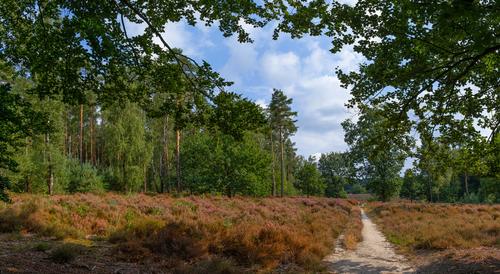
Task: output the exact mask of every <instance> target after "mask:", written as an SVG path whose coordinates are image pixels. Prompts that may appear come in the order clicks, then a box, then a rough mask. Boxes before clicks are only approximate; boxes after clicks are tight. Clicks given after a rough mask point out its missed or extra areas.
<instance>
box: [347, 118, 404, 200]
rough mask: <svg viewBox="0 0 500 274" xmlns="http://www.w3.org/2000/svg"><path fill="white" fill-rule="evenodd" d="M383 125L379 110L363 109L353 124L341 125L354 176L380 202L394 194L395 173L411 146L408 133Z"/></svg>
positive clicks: (397, 181)
mask: <svg viewBox="0 0 500 274" xmlns="http://www.w3.org/2000/svg"><path fill="white" fill-rule="evenodd" d="M387 122H388V121H387V119H384V116H383V114H382V113H381V110H380V109H367V110H366V111H365V113H363V114H362V115H361V116H360V117H359V119H358V121H357V122H356V123H353V122H352V121H351V120H346V121H344V122H343V123H342V126H343V128H344V131H345V137H344V139H345V142H346V143H347V144H348V146H349V149H350V151H349V154H350V157H351V159H352V160H353V162H354V165H355V167H356V169H357V170H356V173H357V176H358V177H364V178H366V180H367V182H368V184H367V187H368V188H369V189H370V190H371V191H372V192H373V193H375V194H376V195H377V196H378V197H379V198H380V199H381V200H383V201H387V200H389V199H390V198H392V197H394V196H396V195H397V194H398V192H399V189H400V187H401V183H402V182H401V180H400V177H399V172H400V171H401V169H402V168H403V165H404V161H405V159H406V158H407V156H408V155H409V152H410V148H411V147H412V145H413V138H411V137H410V136H409V135H408V134H406V135H399V134H395V133H394V132H391V131H387V127H385V125H386V123H387Z"/></svg>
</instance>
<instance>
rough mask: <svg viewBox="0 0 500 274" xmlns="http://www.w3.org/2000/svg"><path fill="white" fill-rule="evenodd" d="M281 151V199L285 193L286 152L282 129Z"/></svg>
mask: <svg viewBox="0 0 500 274" xmlns="http://www.w3.org/2000/svg"><path fill="white" fill-rule="evenodd" d="M280 149H281V178H280V179H281V193H280V194H281V197H283V195H284V192H285V152H284V147H283V131H282V129H281V128H280Z"/></svg>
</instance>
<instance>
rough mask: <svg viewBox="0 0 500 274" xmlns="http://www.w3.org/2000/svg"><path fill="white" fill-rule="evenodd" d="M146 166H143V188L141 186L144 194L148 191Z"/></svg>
mask: <svg viewBox="0 0 500 274" xmlns="http://www.w3.org/2000/svg"><path fill="white" fill-rule="evenodd" d="M147 166H148V165H147V164H144V186H143V189H142V190H143V192H144V193H146V192H147V191H148V177H147V171H148V170H147Z"/></svg>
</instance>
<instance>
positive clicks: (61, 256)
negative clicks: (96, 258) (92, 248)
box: [50, 244, 82, 264]
mask: <svg viewBox="0 0 500 274" xmlns="http://www.w3.org/2000/svg"><path fill="white" fill-rule="evenodd" d="M81 251H82V250H81V247H79V246H77V245H74V244H64V245H61V246H59V247H57V248H56V249H54V251H52V253H51V254H50V259H51V260H52V261H53V262H56V263H60V264H64V263H69V262H71V261H73V260H74V259H75V258H76V257H77V256H78V255H79V254H80V253H81Z"/></svg>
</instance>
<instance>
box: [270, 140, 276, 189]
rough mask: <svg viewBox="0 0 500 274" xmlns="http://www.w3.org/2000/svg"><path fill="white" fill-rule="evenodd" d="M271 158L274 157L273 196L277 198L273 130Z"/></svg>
mask: <svg viewBox="0 0 500 274" xmlns="http://www.w3.org/2000/svg"><path fill="white" fill-rule="evenodd" d="M271 156H272V165H271V167H272V172H273V196H276V174H275V173H274V168H275V167H274V165H275V164H274V161H275V160H274V157H275V155H274V141H273V131H272V130H271Z"/></svg>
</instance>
